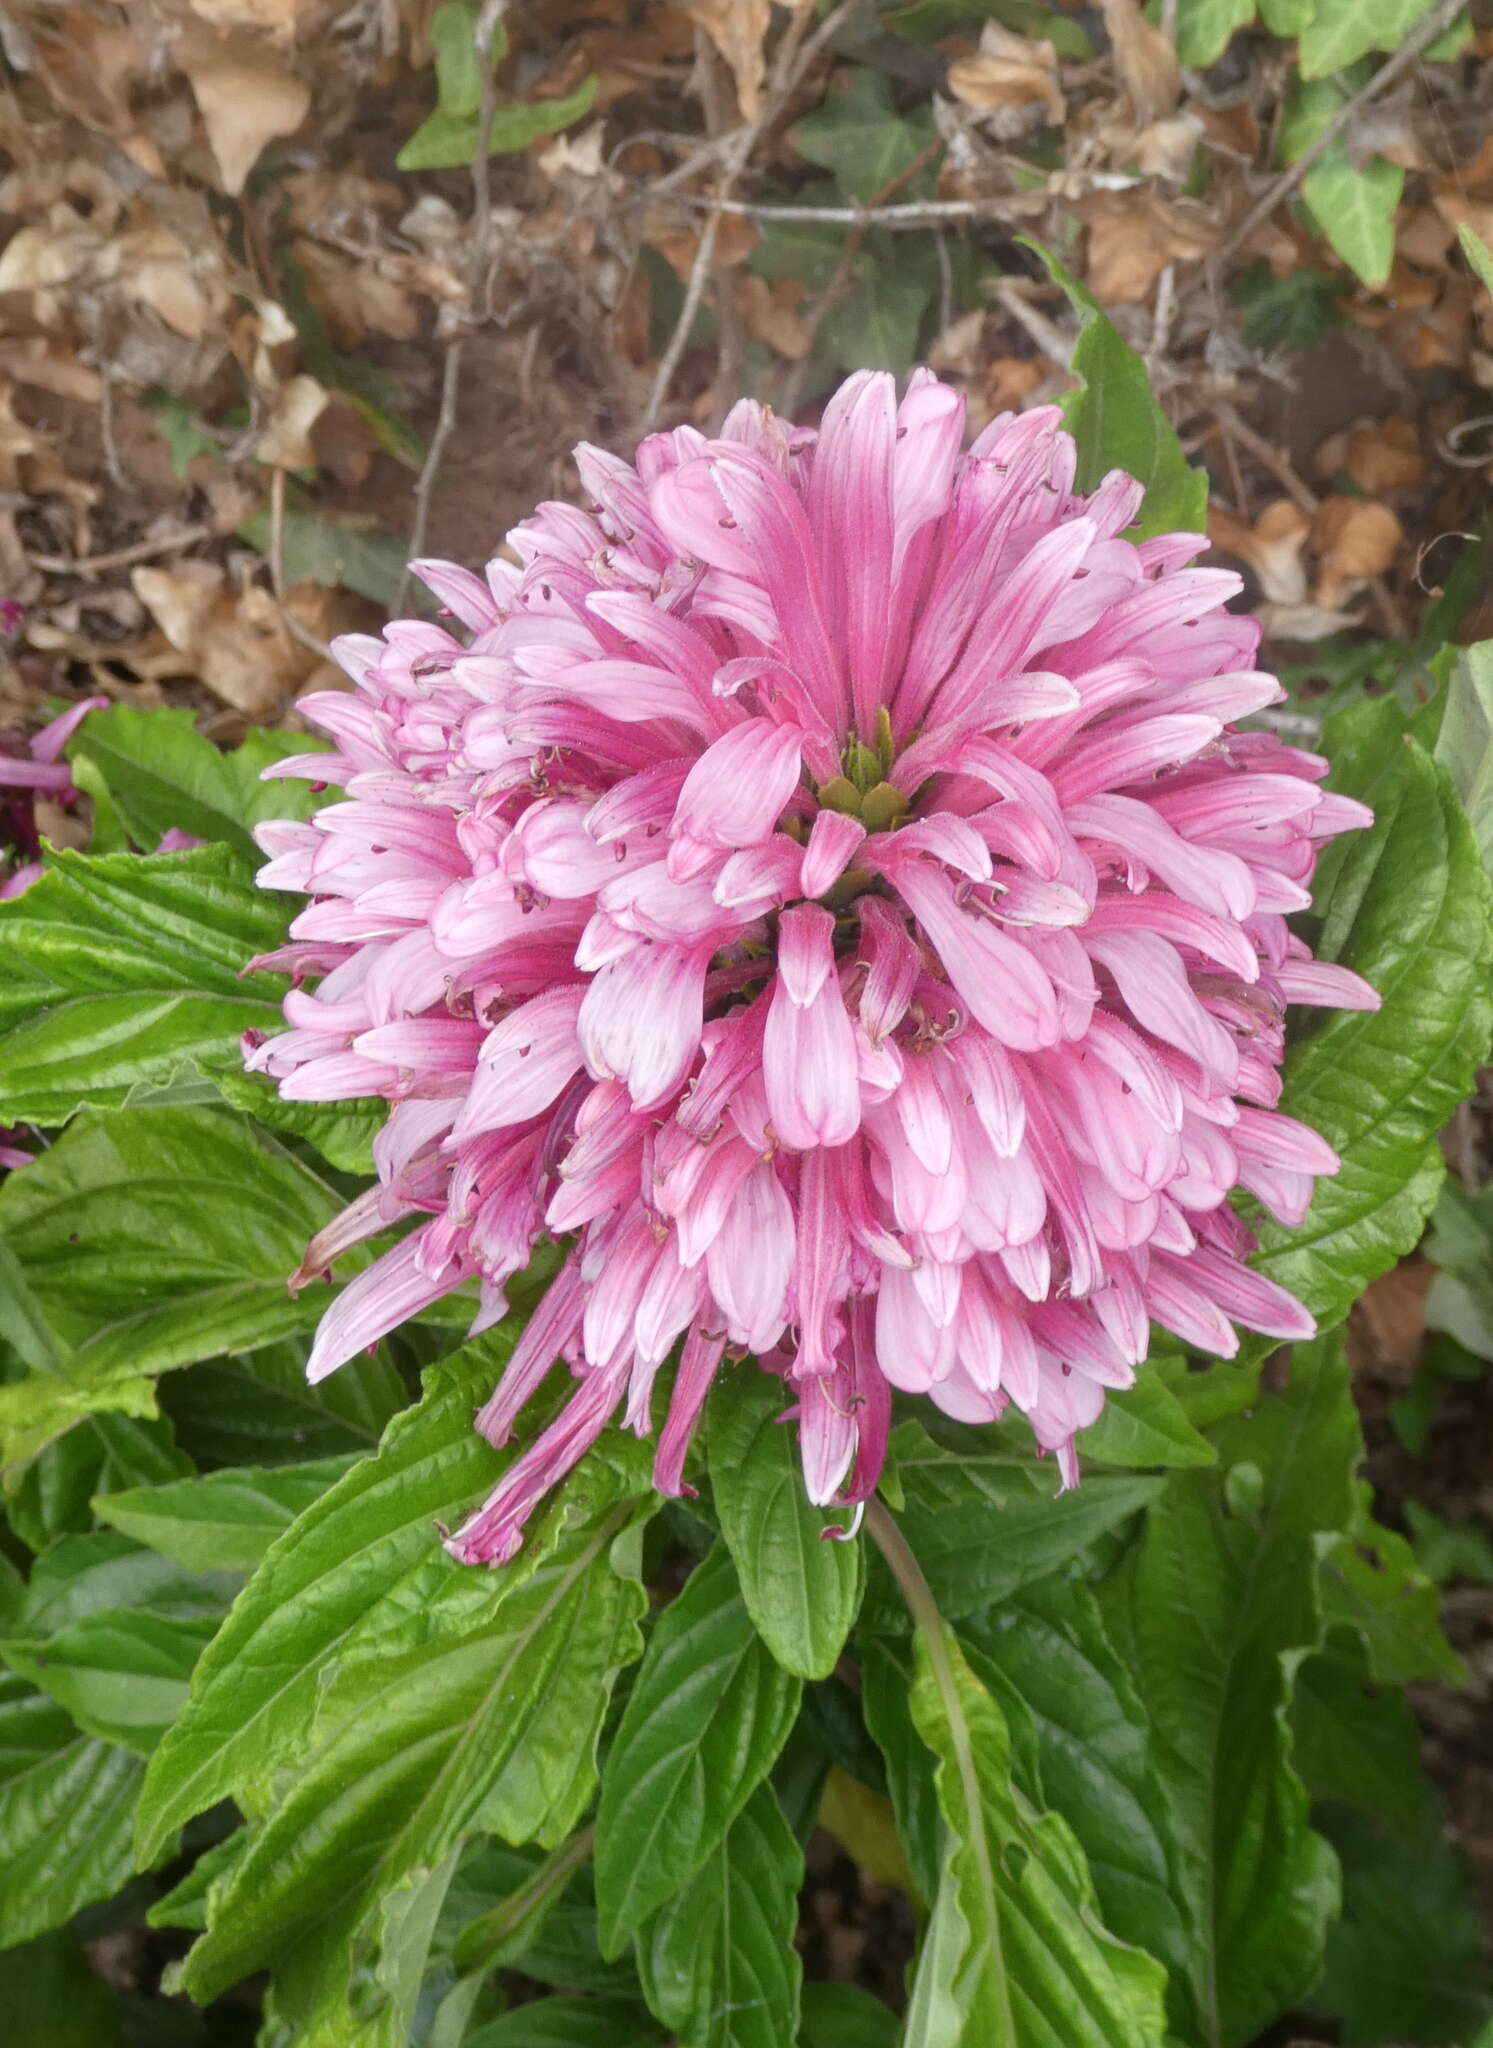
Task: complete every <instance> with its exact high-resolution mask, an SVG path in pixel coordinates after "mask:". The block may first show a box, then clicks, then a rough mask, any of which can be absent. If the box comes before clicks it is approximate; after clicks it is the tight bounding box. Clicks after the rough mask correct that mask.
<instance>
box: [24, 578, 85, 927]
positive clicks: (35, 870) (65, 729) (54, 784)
mask: <svg viewBox="0 0 1493 2048" xmlns="http://www.w3.org/2000/svg"><path fill="white" fill-rule="evenodd" d="M20 613H21V607H20V606H19V605H17V604H16V603H15V601H14V600H13V599H10V598H7V599H5V600H4V601H3V602H0V631H3V632H5V633H13V632H15V630H16V629H17V627H18V625H19V623H20V619H19V616H17V617H15V618H11V617H10V616H8V614H20ZM108 702H109V700H108V698H107V697H85V698H84V699H83V701H82V702H81V703H80V704H71V705H69V706H68V708H67V710H66V711H64V712H63V713H62V714H61V716H60V717H58V718H54V719H53V720H52V722H51V723H50V725H44V726H43V727H42V729H41V731H40V732H38V733H34V734H33V735H32V737H31V738H30V740H28V741H27V742H26V743H25V751H24V752H23V753H12V752H11V751H10V749H9V748H8V747H6V746H5V745H4V744H3V743H0V838H4V839H5V840H8V841H9V842H10V844H11V845H12V846H13V847H14V848H15V850H16V853H17V855H18V856H19V858H18V860H17V862H16V864H15V866H13V867H12V868H11V870H10V872H9V873H8V874H5V873H0V898H4V897H7V896H23V895H24V894H25V893H26V891H27V890H28V889H29V888H30V887H31V885H32V883H33V882H35V881H38V880H39V879H40V877H41V872H42V867H41V859H40V854H41V839H40V835H39V834H38V832H37V828H36V819H35V817H34V815H33V812H32V806H33V804H34V803H35V801H36V799H37V797H39V796H49V797H53V798H55V799H56V800H57V802H59V803H62V804H72V803H76V802H77V799H78V792H77V790H76V789H74V788H73V774H72V770H71V769H70V768H69V767H68V765H67V763H66V761H64V760H63V758H62V750H63V748H64V747H65V746H66V745H67V743H68V741H69V740H70V739H71V738H72V736H73V734H74V733H75V732H76V731H77V730H78V727H79V726H80V725H81V724H82V723H83V720H84V719H85V718H86V717H87V716H88V714H89V712H90V711H97V710H102V709H103V708H104V707H105V706H106V705H107V704H108Z"/></svg>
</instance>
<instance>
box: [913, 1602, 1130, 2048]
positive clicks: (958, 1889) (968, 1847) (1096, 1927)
mask: <svg viewBox="0 0 1493 2048" xmlns="http://www.w3.org/2000/svg"><path fill="white" fill-rule="evenodd" d="M916 1657H917V1673H918V1675H917V1680H916V1683H915V1685H914V1688H913V1695H912V1711H913V1716H914V1719H915V1720H916V1722H917V1725H918V1727H919V1729H920V1730H921V1732H922V1735H923V1739H924V1741H925V1742H926V1743H927V1744H928V1746H929V1748H930V1749H931V1750H932V1751H933V1752H934V1754H935V1755H936V1757H937V1758H938V1767H937V1775H936V1783H937V1787H938V1796H939V1802H940V1805H941V1806H942V1809H943V1814H944V1819H945V1821H946V1822H947V1824H948V1827H949V1831H950V1836H951V1841H950V1845H949V1852H948V1859H947V1862H946V1865H945V1869H944V1874H943V1879H942V1882H941V1884H940V1888H939V1900H938V1904H937V1906H936V1907H935V1911H934V1920H933V1926H932V1929H931V1930H930V1933H929V1936H928V1938H927V1940H926V1941H925V1944H924V1950H923V1954H922V1956H921V1958H920V1960H919V1966H918V1978H917V1981H916V1982H915V1984H914V1988H913V1994H912V2005H911V2010H910V2013H909V2021H908V2026H907V2029H906V2033H905V2036H904V2040H905V2048H984V2044H985V2043H987V2042H989V2043H994V2042H1001V2043H1002V2044H1009V2048H1038V2044H1041V2048H1048V2044H1056V2043H1058V2042H1069V2041H1074V2042H1077V2041H1095V2042H1098V2041H1102V2042H1104V2043H1105V2048H1160V2043H1161V2040H1162V2035H1163V2031H1164V2018H1163V2010H1162V2003H1163V1992H1164V1987H1165V1972H1164V1971H1163V1970H1162V1968H1161V1966H1160V1964H1159V1963H1157V1962H1155V1961H1154V1960H1153V1959H1152V1958H1151V1957H1149V1956H1147V1955H1144V1954H1143V1953H1142V1952H1141V1951H1140V1950H1138V1949H1133V1948H1129V1947H1127V1946H1125V1945H1124V1944H1123V1943H1121V1942H1119V1941H1117V1940H1116V1939H1115V1938H1114V1936H1113V1935H1112V1934H1110V1933H1109V1932H1108V1931H1107V1930H1106V1929H1105V1927H1104V1926H1103V1924H1102V1922H1101V1921H1100V1919H1099V1915H1098V1912H1097V1909H1096V1902H1095V1898H1094V1891H1093V1885H1092V1882H1091V1879H1090V1876H1089V1872H1088V1869H1087V1866H1086V1864H1085V1862H1084V1857H1083V1852H1082V1850H1081V1849H1080V1848H1079V1845H1078V1843H1077V1841H1076V1840H1075V1839H1074V1836H1073V1834H1072V1832H1071V1831H1070V1829H1069V1828H1068V1826H1067V1824H1066V1823H1065V1822H1064V1821H1063V1820H1062V1819H1061V1818H1060V1817H1059V1816H1058V1815H1056V1814H1054V1813H1040V1812H1037V1811H1035V1810H1034V1809H1033V1808H1032V1807H1031V1806H1030V1804H1029V1803H1028V1802H1027V1801H1026V1800H1025V1799H1024V1798H1023V1797H1022V1795H1021V1794H1020V1792H1019V1791H1018V1790H1017V1789H1016V1787H1015V1785H1014V1784H1013V1782H1012V1775H1011V1748H1010V1738H1009V1735H1008V1732H1007V1728H1006V1724H1005V1721H1004V1719H1003V1718H1002V1715H1001V1712H1000V1709H999V1708H998V1707H997V1705H996V1703H995V1701H994V1700H993V1699H992V1697H991V1695H990V1693H989V1692H988V1691H987V1690H986V1689H985V1687H984V1686H982V1685H981V1684H980V1682H979V1680H978V1679H977V1678H976V1677H975V1675H974V1673H973V1672H972V1671H971V1670H970V1667H969V1664H968V1663H967V1661H966V1659H965V1657H964V1655H963V1652H962V1651H961V1649H960V1647H959V1644H958V1643H957V1641H956V1640H955V1638H954V1636H953V1633H952V1631H950V1630H949V1629H947V1628H943V1629H941V1630H940V1632H939V1633H938V1634H937V1635H936V1636H934V1637H933V1639H932V1640H931V1641H930V1640H929V1638H928V1636H927V1635H925V1634H924V1633H923V1632H922V1630H921V1629H920V1631H919V1634H918V1638H917V1643H916Z"/></svg>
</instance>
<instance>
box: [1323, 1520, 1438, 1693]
mask: <svg viewBox="0 0 1493 2048" xmlns="http://www.w3.org/2000/svg"><path fill="white" fill-rule="evenodd" d="M1318 1549H1319V1554H1320V1557H1321V1595H1322V1611H1323V1613H1324V1615H1325V1616H1326V1618H1327V1621H1328V1623H1329V1624H1334V1623H1336V1624H1341V1625H1342V1626H1343V1627H1346V1628H1353V1629H1356V1630H1357V1631H1358V1633H1359V1635H1360V1636H1361V1638H1362V1639H1363V1646H1364V1649H1365V1650H1366V1652H1367V1653H1368V1659H1369V1668H1370V1670H1371V1671H1372V1672H1373V1675H1374V1677H1375V1678H1376V1679H1377V1680H1378V1681H1379V1683H1380V1684H1381V1685H1411V1684H1414V1683H1415V1681H1416V1680H1418V1679H1438V1680H1439V1681H1440V1682H1441V1683H1442V1684H1443V1685H1462V1684H1464V1683H1465V1682H1466V1676H1467V1674H1466V1672H1465V1671H1464V1669H1463V1667H1462V1661H1461V1659H1460V1658H1459V1657H1458V1656H1457V1654H1456V1652H1455V1651H1454V1650H1453V1649H1452V1646H1451V1644H1450V1643H1449V1642H1448V1641H1447V1639H1446V1633H1445V1631H1444V1630H1443V1628H1442V1626H1441V1599H1440V1595H1439V1594H1438V1593H1437V1590H1436V1587H1435V1586H1434V1585H1433V1584H1432V1582H1431V1580H1430V1579H1429V1578H1428V1577H1427V1575H1426V1573H1425V1572H1424V1571H1423V1570H1422V1569H1421V1566H1420V1562H1419V1560H1418V1559H1417V1557H1416V1555H1415V1552H1414V1551H1413V1550H1412V1549H1411V1547H1410V1545H1409V1544H1408V1543H1407V1542H1406V1541H1405V1539H1404V1537H1403V1536H1401V1535H1399V1534H1398V1533H1397V1532H1396V1531H1395V1530H1393V1529H1386V1528H1385V1527H1384V1526H1383V1524H1382V1523H1380V1522H1376V1521H1375V1520H1374V1516H1373V1496H1372V1494H1371V1492H1370V1489H1369V1486H1368V1484H1367V1482H1366V1481H1360V1483H1359V1485H1358V1488H1357V1489H1356V1493H1355V1498H1354V1505H1353V1512H1352V1515H1351V1517H1350V1519H1349V1522H1348V1525H1347V1527H1346V1528H1344V1529H1343V1530H1341V1531H1340V1532H1339V1533H1337V1534H1336V1535H1334V1536H1331V1537H1324V1538H1323V1539H1322V1541H1321V1543H1320V1544H1319V1546H1318Z"/></svg>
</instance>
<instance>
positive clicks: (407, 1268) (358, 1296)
mask: <svg viewBox="0 0 1493 2048" xmlns="http://www.w3.org/2000/svg"><path fill="white" fill-rule="evenodd" d="M430 1228H431V1226H430V1225H429V1224H427V1225H426V1226H425V1229H423V1230H417V1231H415V1232H414V1233H413V1234H412V1235H411V1236H409V1237H407V1238H405V1239H404V1241H403V1242H402V1243H400V1244H397V1245H395V1247H394V1249H393V1250H392V1251H388V1252H385V1253H384V1255H383V1257H382V1258H381V1259H376V1260H375V1261H374V1263H373V1264H372V1265H371V1266H370V1267H369V1268H368V1269H367V1271H366V1272H363V1273H360V1274H359V1275H358V1277H357V1278H356V1279H355V1280H350V1281H349V1282H348V1284H347V1286H346V1287H344V1288H343V1290H342V1292H341V1294H339V1295H338V1297H337V1299H336V1300H335V1301H334V1302H333V1304H332V1306H331V1307H330V1308H329V1309H328V1310H327V1312H326V1314H325V1315H324V1316H323V1317H322V1319H321V1322H320V1325H319V1326H318V1328H317V1332H316V1341H315V1343H314V1344H313V1345H312V1347H311V1355H310V1357H309V1358H308V1359H307V1360H306V1377H307V1379H308V1380H309V1381H310V1382H311V1384H312V1385H313V1386H315V1384H316V1383H317V1381H318V1380H324V1379H325V1378H326V1377H327V1375H328V1374H329V1373H334V1372H335V1371H336V1370H337V1368H338V1366H339V1365H345V1364H346V1363H347V1361H348V1359H350V1358H353V1357H355V1356H356V1355H357V1353H358V1352H360V1351H366V1350H367V1348H368V1346H369V1345H370V1344H376V1343H377V1342H378V1340H379V1338H380V1337H387V1336H388V1334H389V1332H390V1331H391V1330H395V1329H397V1328H398V1327H399V1325H400V1324H401V1323H406V1322H408V1321H409V1319H410V1317H411V1316H413V1315H418V1314H419V1312H420V1310H421V1309H422V1308H429V1306H430V1304H431V1303H432V1302H433V1301H439V1300H440V1299H441V1297H442V1296H443V1295H446V1294H449V1293H450V1292H451V1290H452V1289H453V1288H454V1287H459V1286H460V1285H461V1283H462V1281H463V1280H465V1279H466V1278H467V1276H468V1273H469V1272H470V1270H471V1269H470V1267H469V1266H466V1265H465V1264H463V1262H462V1261H460V1260H454V1261H452V1262H450V1263H448V1264H445V1265H442V1266H441V1267H439V1268H438V1269H437V1270H435V1271H434V1272H431V1271H427V1270H426V1268H425V1267H424V1266H423V1265H422V1264H421V1251H422V1246H423V1241H424V1239H425V1235H426V1231H428V1230H429V1229H430Z"/></svg>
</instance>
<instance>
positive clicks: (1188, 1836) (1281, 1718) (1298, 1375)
mask: <svg viewBox="0 0 1493 2048" xmlns="http://www.w3.org/2000/svg"><path fill="white" fill-rule="evenodd" d="M1290 1372H1291V1378H1290V1384H1289V1387H1288V1388H1287V1390H1286V1391H1285V1392H1283V1393H1274V1394H1268V1395H1262V1397H1261V1399H1260V1401H1259V1403H1258V1405H1257V1406H1256V1407H1255V1409H1254V1410H1253V1411H1252V1413H1251V1414H1250V1415H1249V1416H1247V1417H1240V1418H1238V1419H1236V1420H1234V1421H1232V1422H1228V1423H1226V1424H1224V1425H1222V1426H1221V1428H1220V1429H1219V1431H1218V1435H1217V1442H1218V1449H1219V1459H1220V1465H1219V1469H1218V1471H1216V1472H1179V1473H1175V1474H1173V1476H1172V1477H1171V1478H1170V1479H1169V1480H1168V1482H1167V1487H1166V1491H1165V1493H1164V1494H1163V1495H1162V1496H1161V1497H1160V1498H1159V1499H1158V1500H1156V1501H1154V1502H1153V1503H1152V1505H1151V1508H1150V1510H1149V1512H1148V1514H1147V1516H1146V1521H1145V1526H1144V1529H1143V1532H1142V1535H1141V1538H1140V1542H1139V1544H1138V1545H1137V1546H1136V1547H1135V1549H1134V1550H1132V1551H1131V1552H1130V1553H1129V1555H1128V1556H1127V1557H1126V1559H1125V1561H1124V1563H1123V1564H1122V1565H1121V1567H1120V1569H1119V1571H1118V1572H1117V1573H1116V1574H1115V1576H1114V1577H1113V1578H1112V1579H1111V1580H1110V1581H1108V1582H1107V1583H1106V1584H1105V1585H1104V1586H1103V1587H1101V1589H1100V1597H1101V1602H1102V1605H1103V1607H1104V1613H1105V1619H1106V1621H1107V1623H1108V1624H1109V1627H1110V1632H1111V1635H1112V1636H1113V1638H1114V1641H1115V1644H1116V1648H1117V1650H1118V1652H1119V1655H1120V1657H1121V1659H1122V1660H1123V1662H1124V1664H1125V1666H1126V1668H1127V1669H1128V1671H1129V1673H1130V1676H1131V1678H1132V1680H1133V1681H1134V1683H1135V1687H1136V1690H1137V1692H1138V1693H1139V1696H1140V1699H1141V1702H1142V1705H1143V1706H1144V1708H1145V1710H1146V1714H1147V1716H1148V1719H1149V1721H1150V1725H1151V1728H1152V1733H1153V1747H1152V1754H1153V1758H1154V1760H1155V1764H1156V1768H1157V1770H1158V1772H1159V1774H1160V1776H1161V1779H1162V1782H1163V1785H1164V1787H1165V1790H1166V1793H1167V1797H1168V1803H1169V1805H1170V1807H1171V1811H1172V1815H1173V1820H1174V1824H1175V1827H1176V1831H1177V1836H1178V1839H1179V1842H1180V1846H1181V1862H1180V1870H1179V1876H1180V1881H1181V1896H1182V1900H1183V1904H1184V1908H1185V1910H1186V1911H1187V1913H1188V1914H1189V1916H1190V1918H1191V1920H1192V1923H1193V1929H1194V1931H1193V1935H1192V1940H1191V1945H1190V1956H1191V1967H1190V1970H1189V1973H1188V1976H1187V1978H1186V1979H1178V1980H1174V1986H1173V1989H1174V1995H1176V1996H1177V1997H1179V1998H1180V2000H1181V2001H1182V2005H1183V2007H1184V2012H1183V2014H1182V2015H1181V2023H1180V2024H1179V2019H1178V2018H1177V2017H1174V2021H1173V2024H1174V2027H1176V2028H1177V2030H1178V2031H1180V2032H1182V2033H1184V2034H1185V2035H1187V2037H1188V2038H1193V2037H1194V2036H1195V2037H1196V2038H1198V2039H1200V2040H1201V2041H1202V2042H1204V2043H1205V2044H1207V2048H1242V2044H1243V2043H1245V2042H1249V2041H1252V2040H1253V2039H1254V2037H1255V2035H1256V2034H1257V2033H1258V2032H1259V2031H1260V2030H1261V2029H1262V2028H1264V2027H1267V2026H1269V2025H1270V2024H1271V2022H1272V2021H1274V2020H1275V2019H1277V2018H1278V2017H1279V2016H1280V2014H1281V2013H1283V2012H1285V2011H1286V2010H1288V2008H1289V2007H1290V2006H1291V2005H1292V2004H1293V2003H1294V2002H1295V2001H1296V2000H1298V1999H1299V1998H1300V1997H1301V1996H1302V1995H1303V1994H1304V1993H1305V1991H1306V1990H1307V1989H1308V1988H1309V1987H1310V1985H1311V1983H1312V1981H1313V1978H1314V1976H1315V1973H1316V1971H1317V1969H1318V1968H1319V1967H1320V1963H1321V1954H1322V1942H1323V1938H1324V1934H1325V1930H1326V1925H1327V1921H1328V1919H1329V1917H1330V1915H1331V1913H1332V1911H1333V1910H1334V1907H1335V1904H1336V1897H1337V1877H1336V1870H1335V1866H1334V1863H1333V1858H1332V1854H1331V1852H1330V1850H1329V1849H1328V1848H1327V1847H1326V1845H1325V1844H1324V1843H1323V1842H1322V1841H1321V1840H1320V1838H1319V1837H1318V1836H1316V1835H1314V1834H1313V1833H1312V1831H1311V1829H1310V1827H1309V1826H1308V1824H1307V1799H1306V1793H1305V1791H1304V1790H1303V1788H1302V1785H1301V1782H1300V1780H1299V1779H1298V1777H1297V1776H1296V1773H1295V1771H1294V1770H1293V1768H1292V1765H1291V1748H1290V1735H1289V1731H1288V1727H1287V1724H1286V1719H1285V1713H1286V1708H1287V1704H1288V1702H1289V1697H1290V1679H1291V1674H1292V1672H1293V1671H1294V1668H1295V1665H1296V1664H1297V1662H1299V1660H1300V1658H1301V1656H1302V1655H1303V1654H1304V1653H1305V1652H1308V1651H1310V1650H1312V1649H1314V1648H1315V1647H1316V1645H1317V1644H1318V1642H1319V1641H1320V1639H1321V1634H1322V1617H1321V1613H1320V1611H1319V1607H1318V1599H1317V1542H1318V1538H1319V1537H1320V1536H1322V1535H1324V1534H1326V1535H1331V1534H1332V1533H1334V1532H1335V1531H1337V1530H1339V1529H1341V1528H1343V1527H1344V1526H1345V1525H1346V1524H1347V1522H1348V1520H1349V1518H1350V1515H1351V1512H1352V1507H1353V1490H1352V1476H1351V1475H1352V1470H1353V1465H1354V1462H1355V1459H1356V1457H1357V1454H1358V1449H1359V1441H1360V1440H1359V1433H1358V1422H1357V1417H1356V1415H1355V1413H1354V1409H1353V1403H1352V1396H1351V1393H1350V1391H1349V1387H1348V1378H1347V1370H1346V1367H1345V1365H1344V1362H1343V1357H1342V1351H1341V1347H1340V1345H1338V1344H1336V1343H1334V1342H1333V1341H1332V1340H1330V1339H1327V1340H1318V1341H1317V1342H1316V1343H1314V1344H1308V1345H1299V1346H1297V1348H1296V1349H1295V1350H1294V1351H1293V1352H1292V1354H1291V1367H1290Z"/></svg>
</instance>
